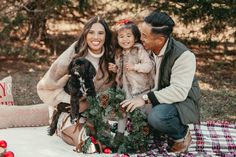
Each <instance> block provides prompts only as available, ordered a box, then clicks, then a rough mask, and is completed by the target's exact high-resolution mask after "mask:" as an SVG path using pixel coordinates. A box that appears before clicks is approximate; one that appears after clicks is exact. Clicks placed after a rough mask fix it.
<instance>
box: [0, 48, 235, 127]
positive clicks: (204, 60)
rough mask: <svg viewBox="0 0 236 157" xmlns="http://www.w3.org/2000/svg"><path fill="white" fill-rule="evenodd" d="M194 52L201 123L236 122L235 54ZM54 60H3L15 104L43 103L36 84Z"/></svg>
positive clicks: (0, 73)
mask: <svg viewBox="0 0 236 157" xmlns="http://www.w3.org/2000/svg"><path fill="white" fill-rule="evenodd" d="M192 48H194V47H192ZM194 51H195V52H196V56H197V64H198V65H197V77H198V79H199V83H200V87H201V90H202V99H201V117H202V120H201V121H206V120H215V121H223V120H227V121H230V122H236V114H235V113H236V79H235V78H236V55H225V54H223V53H212V52H211V53H207V52H204V50H202V49H200V48H197V49H195V50H194ZM54 59H55V57H54V58H52V59H50V60H51V61H50V62H41V63H34V62H27V61H24V60H22V59H9V58H8V59H5V58H1V57H0V80H1V79H2V78H4V77H6V76H8V75H11V76H12V78H13V95H14V101H15V104H16V105H31V104H37V103H41V102H42V101H41V100H40V99H39V97H38V95H37V92H36V85H37V82H38V81H39V80H40V78H41V77H42V76H43V75H44V74H45V72H46V71H47V69H48V68H49V66H50V64H51V62H52V61H53V60H54Z"/></svg>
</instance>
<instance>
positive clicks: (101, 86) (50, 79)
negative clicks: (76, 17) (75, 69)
mask: <svg viewBox="0 0 236 157" xmlns="http://www.w3.org/2000/svg"><path fill="white" fill-rule="evenodd" d="M76 43H77V42H74V43H73V44H72V45H71V46H70V47H69V48H68V49H66V50H65V51H64V52H63V53H62V54H61V55H60V56H59V57H58V58H57V59H56V60H55V61H54V62H53V64H52V65H51V67H50V68H49V70H48V71H47V72H46V74H45V75H44V76H43V78H42V79H41V80H40V81H39V83H38V84H37V92H38V95H39V97H40V99H41V100H42V101H43V102H44V103H45V104H47V105H49V117H50V118H51V117H52V113H53V110H54V107H56V106H57V104H59V103H60V102H65V103H70V95H68V94H67V93H66V92H65V91H64V86H65V85H66V82H67V81H68V78H69V76H68V75H67V73H68V66H69V64H70V62H71V61H72V59H73V57H74V56H75V45H76ZM101 75H102V73H101V72H100V69H98V70H97V73H96V76H95V78H94V85H95V90H96V92H100V91H104V90H105V89H107V88H108V87H110V86H111V85H112V84H113V81H111V82H109V83H106V80H107V78H108V74H107V73H105V76H103V78H102V79H98V78H101V77H100V76H101Z"/></svg>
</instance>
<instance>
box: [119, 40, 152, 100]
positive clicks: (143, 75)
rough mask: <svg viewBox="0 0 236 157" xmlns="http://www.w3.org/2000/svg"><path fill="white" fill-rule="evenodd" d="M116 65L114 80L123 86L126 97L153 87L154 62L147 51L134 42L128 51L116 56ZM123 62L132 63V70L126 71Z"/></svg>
mask: <svg viewBox="0 0 236 157" xmlns="http://www.w3.org/2000/svg"><path fill="white" fill-rule="evenodd" d="M115 61H116V65H117V67H118V71H117V76H116V82H117V84H118V85H119V86H121V87H122V88H123V90H124V91H125V93H126V97H127V98H132V97H133V96H137V95H139V94H142V93H145V92H148V91H150V90H151V89H152V88H153V85H154V81H153V72H154V67H155V66H154V63H153V61H152V60H151V59H150V57H149V54H148V52H147V51H146V50H145V49H144V48H143V46H142V45H141V44H139V43H136V44H135V45H134V46H133V48H132V49H131V50H130V52H128V53H124V52H122V54H121V55H119V56H116V59H115ZM125 63H130V64H133V65H134V70H131V71H127V70H126V69H125Z"/></svg>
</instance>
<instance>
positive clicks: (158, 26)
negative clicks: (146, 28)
mask: <svg viewBox="0 0 236 157" xmlns="http://www.w3.org/2000/svg"><path fill="white" fill-rule="evenodd" d="M144 22H146V23H148V24H150V25H151V26H152V29H151V31H152V33H155V34H163V35H164V36H166V37H169V36H170V34H171V33H172V31H173V27H174V26H175V22H174V21H173V19H172V18H171V17H170V16H169V15H167V14H166V13H164V12H160V11H157V10H155V11H153V12H152V13H150V14H149V15H148V16H147V17H145V18H144Z"/></svg>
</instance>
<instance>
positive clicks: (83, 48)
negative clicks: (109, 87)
mask: <svg viewBox="0 0 236 157" xmlns="http://www.w3.org/2000/svg"><path fill="white" fill-rule="evenodd" d="M95 23H100V24H101V25H102V26H103V27H104V29H105V34H106V35H105V42H104V55H103V56H102V57H101V58H100V61H99V68H100V69H101V72H102V75H101V77H100V78H99V79H102V78H103V77H104V74H105V72H107V73H108V80H107V83H108V82H110V81H112V79H113V74H112V72H110V71H109V70H108V63H109V62H112V63H114V53H113V47H112V43H111V41H112V40H111V39H112V33H111V30H110V28H109V26H108V24H107V23H106V21H105V20H104V19H103V18H102V17H100V16H95V17H93V18H91V19H90V20H89V21H88V22H87V23H86V24H85V26H84V29H83V30H82V32H81V33H80V35H79V38H78V42H77V44H76V46H75V53H76V54H77V55H76V57H85V56H86V55H87V54H88V48H89V47H88V43H87V41H86V37H87V34H88V32H89V30H90V29H91V27H92V25H93V24H95ZM102 65H104V67H103V66H102Z"/></svg>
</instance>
